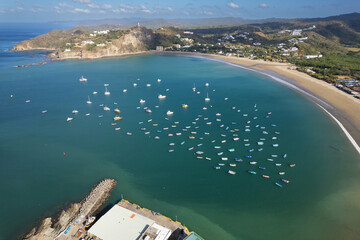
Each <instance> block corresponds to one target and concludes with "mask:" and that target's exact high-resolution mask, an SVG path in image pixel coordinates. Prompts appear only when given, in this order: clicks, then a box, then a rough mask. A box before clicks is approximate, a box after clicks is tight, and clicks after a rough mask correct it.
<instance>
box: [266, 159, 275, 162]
mask: <svg viewBox="0 0 360 240" xmlns="http://www.w3.org/2000/svg"><path fill="white" fill-rule="evenodd" d="M266 160H268V161H270V162H273V161H274V159H272V158H268V159H266Z"/></svg>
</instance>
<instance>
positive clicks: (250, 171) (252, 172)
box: [248, 170, 256, 175]
mask: <svg viewBox="0 0 360 240" xmlns="http://www.w3.org/2000/svg"><path fill="white" fill-rule="evenodd" d="M248 173H250V174H254V175H255V174H256V172H255V171H252V170H249V171H248Z"/></svg>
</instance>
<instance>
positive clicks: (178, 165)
mask: <svg viewBox="0 0 360 240" xmlns="http://www.w3.org/2000/svg"><path fill="white" fill-rule="evenodd" d="M0 67H1V72H0V164H1V165H0V186H1V196H2V197H1V198H0V206H2V207H0V214H1V216H3V218H2V224H1V225H0V239H11V238H14V237H16V236H18V234H19V233H23V232H24V231H26V230H27V229H28V228H30V227H32V226H33V225H34V222H35V221H36V220H38V219H41V218H43V217H45V216H47V215H49V214H53V213H54V212H56V210H58V209H60V208H61V207H62V206H64V205H65V204H66V203H69V202H74V201H79V200H81V198H82V197H84V196H85V195H86V194H87V193H88V192H89V191H90V189H91V187H92V186H93V185H94V184H96V183H97V182H98V181H100V180H101V179H103V178H105V177H110V178H115V179H116V180H117V181H118V185H117V187H116V189H115V190H114V192H113V194H112V197H111V198H110V200H109V201H108V202H109V203H116V202H117V201H118V200H119V199H120V198H121V196H122V195H123V196H124V198H125V199H128V200H129V201H131V202H134V203H137V204H139V205H141V206H143V207H146V208H149V209H152V210H154V211H158V212H161V213H162V214H164V215H166V216H168V217H170V218H172V219H175V218H177V219H178V220H179V221H181V222H182V223H183V224H185V225H186V226H187V227H188V228H189V229H190V230H194V231H196V232H198V233H199V234H200V235H201V236H203V237H204V238H205V239H209V240H211V239H230V240H231V239H299V240H300V239H358V236H359V234H360V231H359V230H358V226H359V224H360V218H359V217H358V216H359V214H360V207H359V206H358V204H357V201H358V199H359V196H360V188H359V187H358V182H359V181H360V176H359V174H358V172H359V163H360V158H359V156H358V155H357V153H356V152H355V150H354V149H353V146H352V145H351V144H350V143H349V142H348V140H347V139H346V137H345V135H344V133H343V132H342V131H341V130H340V129H339V128H338V126H337V125H336V123H335V122H334V121H333V120H332V119H330V118H329V117H328V116H327V114H326V113H324V112H323V111H322V110H321V109H319V108H318V107H317V106H315V105H314V104H313V103H312V102H309V101H308V100H307V99H305V98H304V97H302V96H300V95H299V94H298V93H295V92H293V91H291V90H289V89H287V88H286V87H284V86H282V85H280V84H279V83H277V82H274V81H272V80H271V79H269V78H267V77H264V76H261V75H258V74H255V73H252V72H248V71H245V70H241V69H238V68H236V67H232V66H229V65H225V64H222V63H218V62H213V61H209V60H206V59H198V58H192V57H175V56H152V55H146V56H133V57H126V58H119V59H102V60H95V61H63V62H54V63H51V64H47V65H43V66H32V67H28V68H13V67H9V66H6V65H2V66H0ZM81 75H84V76H85V77H87V78H88V82H87V83H81V82H79V80H78V79H79V77H80V76H81ZM138 78H140V80H137V79H138ZM158 78H160V79H161V80H162V81H161V82H160V83H158V82H157V81H156V79H158ZM206 82H208V83H209V84H210V85H209V87H205V83H206ZM105 83H108V84H109V87H108V89H109V91H110V92H111V95H110V96H104V84H105ZM133 83H137V84H138V86H136V87H134V86H133ZM147 83H150V84H151V87H146V84H147ZM194 83H195V84H196V88H197V91H200V94H196V93H194V92H193V91H192V87H193V84H194ZM123 89H127V90H128V91H127V92H126V93H123ZM166 89H169V91H166ZM213 90H216V91H213ZM93 91H98V94H97V95H92V94H91V93H92V92H93ZM206 93H209V97H210V98H211V100H210V102H209V103H205V101H204V98H205V97H206ZM10 94H13V95H14V97H13V98H10ZM158 94H163V95H166V96H167V97H166V99H164V100H159V99H158ZM88 95H90V98H91V101H92V104H91V105H88V104H86V100H87V96H88ZM225 98H229V99H228V100H227V101H226V100H225ZM27 99H30V100H31V102H30V103H25V100H27ZM140 99H145V100H146V103H145V104H144V105H140V103H139V100H140ZM114 102H116V103H117V105H114ZM184 103H185V104H188V105H189V108H188V109H182V107H181V104H184ZM99 104H104V105H106V106H109V107H110V108H111V109H114V108H115V107H117V108H119V109H120V110H121V114H120V115H121V116H122V117H123V120H122V121H121V122H118V125H117V126H112V125H111V123H112V118H113V116H114V113H113V112H112V111H110V112H104V111H103V109H102V107H100V106H99ZM255 104H256V106H257V107H256V109H258V111H255V108H254V105H255ZM157 105H158V106H159V108H156V107H155V106H157ZM138 106H142V107H144V106H147V107H149V108H150V109H151V110H152V111H153V112H152V113H151V114H150V115H149V114H147V113H145V111H144V110H143V109H136V107H138ZM204 106H206V107H207V108H208V109H207V110H203V109H202V108H203V107H204ZM232 107H236V110H241V111H240V113H239V112H237V111H235V110H234V109H232ZM45 109H46V110H47V111H48V112H47V113H45V114H42V113H41V111H43V110H45ZM73 109H77V110H79V113H78V114H77V115H75V116H74V115H73V114H72V113H71V111H72V110H73ZM168 110H171V111H173V112H174V115H173V116H167V115H166V112H167V111H168ZM218 112H219V113H222V116H221V119H222V121H221V122H219V123H217V122H216V120H215V119H216V118H217V117H215V113H218ZM268 112H271V113H272V114H271V116H270V117H269V118H268V119H267V118H266V116H267V115H268ZM86 113H91V115H90V116H85V114H86ZM199 114H201V115H203V117H209V119H211V121H212V125H208V124H206V122H207V121H205V120H203V118H202V119H201V118H200V119H199V120H195V119H196V118H198V115H199ZM243 114H248V116H244V115H243ZM99 115H103V117H100V118H99V117H98V116H99ZM70 116H73V117H74V120H73V121H72V122H66V118H67V117H70ZM255 116H257V117H258V119H257V120H254V119H253V117H255ZM166 117H168V118H169V120H165V118H166ZM149 119H152V122H148V121H147V120H149ZM249 120H250V121H251V123H249V124H248V123H247V121H249ZM139 121H142V122H144V123H143V124H139ZM177 121H178V122H179V124H178V126H177V127H176V128H172V127H171V126H172V125H177V124H175V123H174V122H177ZM192 122H197V123H196V124H192ZM232 122H236V125H235V124H234V125H232ZM255 122H257V123H258V124H259V125H261V126H266V130H267V131H268V132H269V133H270V134H269V136H264V135H263V134H262V133H261V131H258V129H256V128H255ZM153 123H157V124H159V126H158V127H156V126H152V124H153ZM221 123H223V124H224V125H225V126H229V127H230V128H231V129H234V128H238V129H239V130H240V131H239V132H237V134H238V135H239V137H240V140H239V142H232V141H231V140H230V139H228V142H227V143H225V144H223V145H222V146H223V149H222V151H224V152H225V153H224V155H227V156H229V160H228V161H227V162H225V161H223V162H224V163H226V164H228V163H235V162H234V161H233V158H234V157H241V158H243V159H244V162H242V163H237V166H236V167H233V168H230V167H229V166H226V167H222V169H220V170H214V169H213V166H214V165H217V163H219V162H222V161H221V160H219V156H217V155H216V151H215V149H214V148H213V145H214V144H211V143H210V142H209V141H210V140H212V139H216V140H217V141H219V140H220V139H221V138H220V137H219V136H220V134H223V133H224V130H225V129H223V128H220V126H219V125H220V124H221ZM271 124H276V127H273V128H272V127H271ZM246 125H251V132H244V128H245V126H246ZM185 126H192V128H191V130H189V131H197V134H196V138H195V139H194V140H190V139H188V138H187V136H188V135H186V134H187V133H186V132H183V131H182V129H183V128H184V127H185ZM195 126H198V127H199V128H198V129H196V130H195ZM116 127H120V128H121V129H120V130H119V131H115V128H116ZM141 127H146V128H147V130H148V131H150V132H151V133H150V134H144V131H141V130H140V128H141ZM163 127H169V128H170V129H169V132H170V131H171V132H172V133H174V135H175V133H176V132H182V133H183V135H181V136H173V137H169V136H167V134H168V132H166V131H163V132H161V133H158V132H157V131H156V130H159V129H162V128H163ZM205 131H206V132H209V133H210V135H209V136H208V138H207V136H203V138H204V139H203V140H202V139H200V133H203V132H205ZM275 131H279V132H280V133H281V134H280V135H277V137H278V139H277V143H279V147H278V148H273V147H272V146H271V145H270V144H268V142H269V141H270V140H269V137H270V136H275V135H274V132H275ZM126 132H131V133H132V136H128V135H126ZM229 134H230V133H227V135H229ZM155 136H160V139H159V140H155V139H154V137H155ZM262 137H266V138H267V140H266V143H265V144H264V146H263V148H264V150H263V151H261V152H258V151H257V149H258V148H259V147H258V146H256V142H257V141H258V139H259V138H262ZM243 139H249V140H250V143H251V146H252V147H251V148H255V149H256V150H255V152H254V153H249V152H248V149H249V148H247V147H245V146H244V142H243ZM182 141H185V144H184V145H180V142H182ZM192 141H193V142H192ZM170 142H174V143H175V146H173V147H172V146H169V143H170ZM199 143H204V145H203V146H201V150H202V151H204V152H205V154H207V155H208V156H210V155H211V157H212V160H211V161H207V160H205V159H197V158H195V157H194V152H193V151H188V150H187V148H188V147H191V146H195V147H196V145H197V144H199ZM217 143H218V142H217ZM231 147H234V148H235V149H236V151H235V153H231V154H230V153H228V152H227V149H228V148H231ZM169 149H174V150H175V151H174V152H171V153H170V152H168V150H169ZM64 153H65V155H64ZM285 153H287V158H286V159H281V160H278V162H281V163H282V164H283V165H282V166H281V167H276V166H275V165H274V163H275V162H276V161H275V162H269V161H266V158H268V157H269V156H270V155H271V154H278V155H279V156H282V155H283V154H285ZM205 154H204V155H205ZM249 154H251V155H253V159H252V160H254V161H255V160H256V161H258V162H259V163H258V165H256V166H251V165H250V164H249V160H246V158H245V155H249ZM289 163H296V166H295V167H294V168H290V167H289V166H288V164H289ZM259 164H262V165H263V166H266V170H264V174H268V175H269V176H270V179H265V178H262V177H261V174H262V173H261V171H260V170H259V169H257V167H258V166H259ZM229 169H232V170H234V171H236V172H237V174H236V175H229V174H228V173H227V170H229ZM248 170H256V171H258V174H257V175H251V174H249V173H247V171H248ZM279 171H285V172H286V175H285V176H284V178H287V179H289V180H290V183H289V184H285V183H283V187H282V188H279V187H277V186H275V184H274V182H275V181H279V175H278V174H277V173H278V172H279Z"/></svg>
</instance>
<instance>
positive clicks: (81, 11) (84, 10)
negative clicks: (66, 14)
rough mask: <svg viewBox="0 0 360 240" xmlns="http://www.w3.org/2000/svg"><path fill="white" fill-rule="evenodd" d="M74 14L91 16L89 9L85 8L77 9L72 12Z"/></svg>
mask: <svg viewBox="0 0 360 240" xmlns="http://www.w3.org/2000/svg"><path fill="white" fill-rule="evenodd" d="M72 12H74V13H86V14H89V13H90V10H89V9H83V8H75V9H74V11H72Z"/></svg>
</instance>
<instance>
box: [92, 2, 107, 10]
mask: <svg viewBox="0 0 360 240" xmlns="http://www.w3.org/2000/svg"><path fill="white" fill-rule="evenodd" d="M88 7H89V8H97V9H111V8H112V6H111V5H110V4H94V3H90V4H88Z"/></svg>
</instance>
